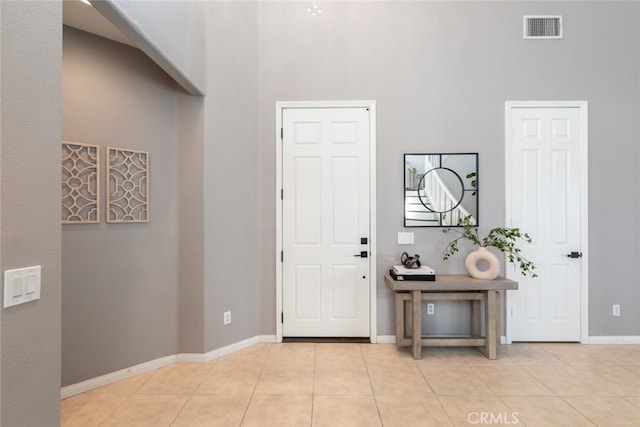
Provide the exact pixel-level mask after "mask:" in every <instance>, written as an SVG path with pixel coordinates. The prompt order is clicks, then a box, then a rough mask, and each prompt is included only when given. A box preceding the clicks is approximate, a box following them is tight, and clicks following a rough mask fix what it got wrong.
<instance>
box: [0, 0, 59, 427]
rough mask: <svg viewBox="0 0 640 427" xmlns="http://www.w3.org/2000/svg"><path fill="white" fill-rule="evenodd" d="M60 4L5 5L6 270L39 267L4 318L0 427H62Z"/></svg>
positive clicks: (1, 154)
mask: <svg viewBox="0 0 640 427" xmlns="http://www.w3.org/2000/svg"><path fill="white" fill-rule="evenodd" d="M61 26H62V8H61V3H60V2H53V1H43V2H7V1H2V3H0V51H1V52H2V63H1V67H0V75H2V79H1V87H0V94H1V97H0V103H1V105H2V108H1V116H0V121H1V122H2V126H1V127H0V182H1V183H2V188H1V193H0V221H1V225H2V227H1V228H0V233H1V234H0V267H1V268H0V270H8V269H13V268H20V267H27V266H31V265H41V266H42V291H41V298H40V299H39V300H38V301H33V302H29V303H26V304H23V305H19V306H14V307H10V308H7V309H0V310H2V312H1V315H0V337H1V339H0V348H1V349H2V358H1V359H0V395H1V396H2V400H1V408H0V425H2V426H4V427H12V426H20V427H32V426H33V427H41V426H53V425H57V424H58V423H59V421H60V304H61V303H60V293H61V292H60V128H61V124H60V110H61V98H60V97H61V93H62V89H61V86H60V82H61V77H60V68H61V63H62V51H61V49H62V43H61V30H60V28H61Z"/></svg>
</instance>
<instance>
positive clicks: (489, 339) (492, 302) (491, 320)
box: [484, 291, 498, 360]
mask: <svg viewBox="0 0 640 427" xmlns="http://www.w3.org/2000/svg"><path fill="white" fill-rule="evenodd" d="M484 310H485V313H484V318H485V324H484V340H485V346H484V350H485V351H484V354H485V356H487V357H488V358H489V359H491V360H493V359H495V358H496V357H497V354H496V353H497V344H496V341H497V336H496V315H497V314H498V307H497V304H496V291H486V292H485V307H484Z"/></svg>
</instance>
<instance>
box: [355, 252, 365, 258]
mask: <svg viewBox="0 0 640 427" xmlns="http://www.w3.org/2000/svg"><path fill="white" fill-rule="evenodd" d="M354 257H360V258H369V252H367V251H361V252H360V253H359V254H355V255H354Z"/></svg>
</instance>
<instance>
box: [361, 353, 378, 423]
mask: <svg viewBox="0 0 640 427" xmlns="http://www.w3.org/2000/svg"><path fill="white" fill-rule="evenodd" d="M358 349H359V350H360V357H362V362H363V363H364V369H365V370H366V371H367V379H368V380H369V387H370V388H371V395H372V396H373V403H375V405H376V411H377V412H378V419H379V420H380V425H381V426H384V422H383V421H382V413H380V405H379V404H378V396H377V395H376V391H375V390H374V389H373V381H372V380H371V372H370V371H369V364H368V363H367V359H366V357H364V352H363V351H362V344H359V345H358Z"/></svg>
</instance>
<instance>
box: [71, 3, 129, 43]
mask: <svg viewBox="0 0 640 427" xmlns="http://www.w3.org/2000/svg"><path fill="white" fill-rule="evenodd" d="M62 23H63V24H64V25H68V26H70V27H74V28H77V29H79V30H83V31H86V32H88V33H92V34H95V35H98V36H101V37H105V38H107V39H111V40H114V41H117V42H120V43H124V44H127V45H129V46H133V47H137V46H136V45H135V44H133V43H132V42H131V41H129V39H127V38H126V37H125V36H124V35H123V34H122V33H121V32H120V31H119V30H118V29H117V28H116V27H115V26H114V25H113V24H112V23H111V22H109V21H108V20H107V19H106V18H105V17H104V16H102V15H101V14H100V12H98V11H97V10H96V9H94V8H93V7H91V6H90V5H88V4H86V3H83V2H82V1H81V0H64V3H63V9H62Z"/></svg>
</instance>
